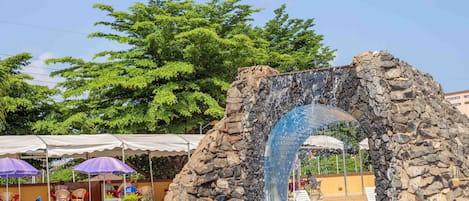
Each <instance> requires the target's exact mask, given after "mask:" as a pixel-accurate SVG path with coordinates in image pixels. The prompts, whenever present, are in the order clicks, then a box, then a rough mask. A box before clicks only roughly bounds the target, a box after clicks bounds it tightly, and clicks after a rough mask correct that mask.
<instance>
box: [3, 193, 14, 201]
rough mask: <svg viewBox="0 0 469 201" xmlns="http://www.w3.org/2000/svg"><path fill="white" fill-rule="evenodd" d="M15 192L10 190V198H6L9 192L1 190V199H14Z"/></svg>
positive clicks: (11, 200)
mask: <svg viewBox="0 0 469 201" xmlns="http://www.w3.org/2000/svg"><path fill="white" fill-rule="evenodd" d="M14 194H15V193H13V192H9V193H8V200H7V199H6V197H7V192H0V200H1V201H13V196H14Z"/></svg>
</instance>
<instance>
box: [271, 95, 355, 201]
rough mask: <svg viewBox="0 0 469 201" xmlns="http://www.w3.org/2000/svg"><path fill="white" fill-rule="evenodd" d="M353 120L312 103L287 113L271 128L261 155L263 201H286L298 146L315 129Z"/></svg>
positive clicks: (329, 108)
mask: <svg viewBox="0 0 469 201" xmlns="http://www.w3.org/2000/svg"><path fill="white" fill-rule="evenodd" d="M344 121H345V122H352V121H355V119H354V118H353V117H352V116H351V115H349V114H348V113H346V112H344V111H342V110H341V109H339V108H336V107H332V106H326V105H320V104H311V105H305V106H301V107H296V108H294V109H293V110H291V111H289V112H287V113H286V114H285V116H283V117H282V118H281V119H280V120H279V121H278V122H277V124H276V125H275V126H274V128H273V129H272V132H271V133H270V135H269V141H268V142H267V145H266V149H265V150H266V152H265V154H264V180H265V186H264V193H265V200H266V201H285V200H287V198H288V197H287V191H288V178H289V175H290V170H291V167H292V164H293V161H294V158H295V154H296V153H297V152H298V149H299V148H300V146H301V144H303V142H304V141H305V140H306V139H307V138H308V137H309V136H311V134H312V133H315V132H316V131H317V130H319V129H321V128H323V127H325V126H327V125H329V124H334V123H338V122H344Z"/></svg>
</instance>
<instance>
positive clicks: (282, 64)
mask: <svg viewBox="0 0 469 201" xmlns="http://www.w3.org/2000/svg"><path fill="white" fill-rule="evenodd" d="M285 10H286V5H285V4H284V5H282V6H281V7H280V8H278V9H276V10H275V11H274V13H275V17H274V18H273V19H272V20H270V21H268V22H267V23H266V25H265V26H264V28H263V29H262V30H260V31H258V32H260V33H261V36H262V37H263V38H264V39H265V40H266V41H268V43H269V47H268V53H269V58H268V62H267V65H269V66H271V67H273V68H276V69H278V70H280V71H282V72H286V71H298V70H307V69H311V68H322V67H329V66H330V61H331V60H332V59H334V52H335V50H332V49H331V48H330V47H327V46H324V44H323V43H322V40H323V36H322V35H320V34H316V33H315V32H314V30H313V29H312V28H313V26H314V23H313V21H314V19H312V18H310V19H306V20H304V19H296V18H295V19H290V17H289V15H288V14H287V13H286V11H285Z"/></svg>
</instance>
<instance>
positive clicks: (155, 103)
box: [34, 0, 334, 134]
mask: <svg viewBox="0 0 469 201" xmlns="http://www.w3.org/2000/svg"><path fill="white" fill-rule="evenodd" d="M239 2H240V0H225V1H222V0H212V1H210V2H207V3H205V4H197V3H194V2H193V1H191V0H186V1H173V0H153V1H149V2H148V3H147V4H144V3H136V4H135V5H133V6H131V7H129V9H128V11H116V10H114V8H113V7H112V6H109V5H104V4H96V5H95V8H97V9H100V10H102V11H103V12H106V13H107V15H108V16H109V17H110V20H109V21H99V22H96V25H103V26H106V27H108V28H110V29H111V30H112V31H110V32H109V33H104V32H95V33H92V34H90V37H92V38H102V39H107V40H111V41H114V42H117V43H120V44H125V45H126V46H127V47H128V49H125V50H107V51H102V52H98V53H96V55H95V58H100V59H97V60H93V61H84V60H82V59H79V58H72V57H64V58H57V59H51V60H49V61H48V62H49V63H53V64H56V63H62V64H63V63H65V64H67V65H68V66H69V67H68V68H66V69H64V70H60V71H56V72H54V73H53V74H52V75H60V76H62V77H64V78H65V79H66V81H64V82H62V83H59V87H61V88H63V89H64V90H65V91H64V94H63V96H64V101H63V102H62V103H60V104H61V105H60V106H61V107H60V108H61V109H60V111H59V112H57V113H56V114H54V115H50V116H48V117H46V119H44V120H43V121H40V122H38V123H37V124H36V125H35V126H34V129H35V130H36V131H37V132H48V133H52V134H63V133H170V132H174V133H190V132H197V128H198V127H199V126H200V125H204V124H205V123H206V122H210V121H211V120H214V119H220V118H221V117H222V116H223V113H224V105H225V96H226V90H227V89H228V87H229V83H230V82H232V81H233V79H234V77H235V76H236V72H237V68H238V67H242V66H252V65H256V64H268V65H270V66H272V67H275V68H277V69H279V70H281V71H291V70H303V69H309V68H316V67H324V66H328V65H329V63H328V62H329V61H330V60H331V59H333V52H334V50H331V49H330V48H328V47H325V46H324V45H323V44H322V43H321V41H322V36H321V35H318V34H315V33H314V31H313V30H312V27H313V26H314V24H313V20H312V19H307V20H302V19H290V18H289V16H288V14H286V13H285V6H282V7H281V8H279V9H278V10H276V11H275V14H276V16H275V17H274V18H273V19H272V20H270V21H269V22H267V24H266V25H265V26H264V27H253V26H252V25H250V24H249V23H250V22H251V21H252V20H253V19H252V18H251V17H252V14H253V13H256V12H258V11H260V9H255V8H253V7H252V6H251V5H245V4H240V3H239ZM98 60H99V61H98ZM102 60H105V61H102Z"/></svg>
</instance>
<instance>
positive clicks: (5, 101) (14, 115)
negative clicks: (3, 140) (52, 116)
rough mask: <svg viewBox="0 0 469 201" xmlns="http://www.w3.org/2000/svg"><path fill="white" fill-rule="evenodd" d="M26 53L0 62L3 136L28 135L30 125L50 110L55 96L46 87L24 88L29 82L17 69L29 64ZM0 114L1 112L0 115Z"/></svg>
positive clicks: (0, 106)
mask: <svg viewBox="0 0 469 201" xmlns="http://www.w3.org/2000/svg"><path fill="white" fill-rule="evenodd" d="M30 59H31V55H30V54H29V53H21V54H17V55H14V56H11V57H8V58H5V59H3V60H0V69H3V70H2V72H3V73H0V74H3V75H0V76H3V77H2V79H1V80H2V82H3V83H2V84H1V86H0V87H1V91H0V93H2V96H1V97H0V108H1V109H0V110H2V111H3V114H4V116H3V117H2V118H3V120H4V124H3V126H2V127H0V130H1V131H2V133H3V134H10V135H15V134H31V133H32V132H33V130H32V125H33V124H34V123H35V122H36V121H38V120H39V119H42V118H44V116H45V115H47V114H48V113H49V112H51V111H52V110H53V107H54V106H53V104H54V100H53V99H52V98H51V97H52V96H53V95H54V94H56V93H57V91H56V90H51V89H49V88H48V87H47V86H39V85H33V84H28V83H27V82H26V81H27V80H32V79H33V77H31V76H30V75H28V74H24V73H21V71H20V70H21V69H22V68H23V67H24V66H26V65H28V64H29V60H30ZM0 113H1V112H0Z"/></svg>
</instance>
